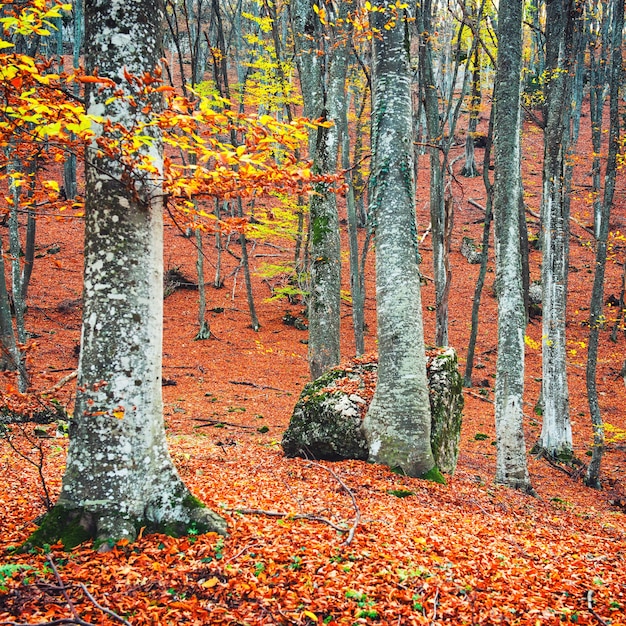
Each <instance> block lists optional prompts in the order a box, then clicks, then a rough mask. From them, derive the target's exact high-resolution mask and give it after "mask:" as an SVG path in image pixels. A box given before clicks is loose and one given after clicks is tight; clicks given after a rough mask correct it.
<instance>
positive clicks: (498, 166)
mask: <svg viewBox="0 0 626 626" xmlns="http://www.w3.org/2000/svg"><path fill="white" fill-rule="evenodd" d="M522 6H523V0H501V2H500V8H499V11H498V60H497V68H496V83H495V84H496V88H495V94H494V107H495V112H494V124H493V130H494V165H495V169H494V174H495V179H494V186H493V211H494V219H495V232H496V235H495V247H496V284H497V297H498V358H497V363H496V398H495V418H496V438H497V439H496V445H497V459H496V482H497V483H500V484H503V485H507V486H509V487H514V488H515V489H520V490H522V491H531V485H530V477H529V474H528V468H527V464H526V446H525V442H524V430H523V424H522V421H523V417H524V405H523V400H524V330H525V326H526V319H525V313H524V293H523V288H522V260H521V251H520V239H519V219H520V214H519V202H520V198H521V194H522V181H521V176H520V158H521V152H520V73H521V60H522Z"/></svg>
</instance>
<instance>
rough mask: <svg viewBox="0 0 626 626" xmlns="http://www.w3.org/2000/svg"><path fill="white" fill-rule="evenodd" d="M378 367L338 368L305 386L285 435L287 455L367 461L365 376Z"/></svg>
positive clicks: (364, 365) (356, 366) (366, 365)
mask: <svg viewBox="0 0 626 626" xmlns="http://www.w3.org/2000/svg"><path fill="white" fill-rule="evenodd" d="M375 369H376V364H371V363H368V364H363V365H353V366H352V367H350V368H340V367H338V368H335V369H332V370H330V371H329V372H326V373H325V374H323V375H322V376H320V377H319V378H317V379H315V380H314V381H312V382H310V383H309V384H308V385H306V386H305V388H304V389H303V390H302V393H301V394H300V399H299V400H298V403H297V404H296V406H295V408H294V411H293V415H292V416H291V420H290V422H289V427H288V428H287V430H286V431H285V434H284V435H283V441H282V446H283V450H284V452H285V454H286V455H287V456H289V457H294V456H302V457H305V458H313V459H327V460H329V461H340V460H343V459H360V460H366V459H367V457H368V448H367V442H366V441H365V435H364V434H363V431H362V429H361V422H362V420H363V416H364V414H365V411H366V410H367V406H368V400H367V399H366V397H367V389H366V385H365V379H366V373H367V372H369V373H370V374H371V373H372V372H373V371H375ZM359 392H360V393H359Z"/></svg>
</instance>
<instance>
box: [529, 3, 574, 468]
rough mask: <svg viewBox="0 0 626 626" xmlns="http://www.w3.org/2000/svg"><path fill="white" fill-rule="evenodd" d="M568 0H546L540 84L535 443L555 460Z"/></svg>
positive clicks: (564, 445)
mask: <svg viewBox="0 0 626 626" xmlns="http://www.w3.org/2000/svg"><path fill="white" fill-rule="evenodd" d="M575 16H576V14H575V3H574V0H547V2H546V75H547V78H546V85H545V106H544V111H545V112H544V116H545V129H544V160H543V174H542V176H543V178H542V181H543V189H542V196H541V226H542V246H541V248H542V252H543V258H542V263H541V284H542V289H543V298H542V305H543V307H542V330H543V332H542V352H541V354H542V359H543V367H542V373H543V377H542V382H543V391H542V413H543V424H542V429H541V436H540V437H539V442H538V446H539V447H540V448H543V449H544V450H546V451H547V452H548V453H550V454H551V455H553V456H556V457H559V458H565V459H568V458H571V456H572V453H573V452H572V450H573V448H572V445H573V444H572V429H571V424H570V408H569V390H568V384H567V344H566V337H565V315H566V306H567V278H568V264H569V261H568V259H569V233H570V229H569V202H568V201H567V189H566V186H565V182H566V180H567V176H566V171H565V167H566V157H567V154H568V150H569V135H570V120H571V102H570V101H571V84H572V77H571V75H570V69H571V64H572V61H573V59H572V54H573V40H574V27H575Z"/></svg>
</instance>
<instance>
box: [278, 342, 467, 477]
mask: <svg viewBox="0 0 626 626" xmlns="http://www.w3.org/2000/svg"><path fill="white" fill-rule="evenodd" d="M427 357H428V358H427V367H426V369H427V375H428V386H429V390H430V408H431V413H432V424H431V445H432V448H433V454H434V457H435V462H436V463H437V467H438V468H439V469H440V470H441V471H442V472H445V473H448V474H452V473H453V472H454V470H455V468H456V463H457V458H458V452H459V439H460V436H461V420H462V414H461V413H462V409H463V381H462V379H461V376H460V374H459V371H458V367H457V358H456V352H455V351H454V350H453V349H452V348H441V349H436V350H429V351H427ZM377 367H378V365H377V363H376V362H375V361H372V360H367V361H366V362H363V361H352V362H350V363H348V364H345V365H342V366H340V367H336V368H334V369H332V370H330V371H329V372H326V373H325V374H323V375H322V376H321V377H320V378H318V379H316V380H314V381H312V382H310V383H308V384H307V385H306V386H305V388H304V389H303V390H302V393H301V394H300V399H299V400H298V403H297V404H296V406H295V408H294V411H293V415H292V416H291V420H290V422H289V427H288V428H287V430H286V431H285V434H284V435H283V441H282V446H283V450H284V452H285V454H286V455H287V456H289V457H294V456H302V457H305V458H313V459H327V460H330V461H338V460H342V459H360V460H366V459H367V458H368V457H369V450H368V446H367V441H366V439H365V435H364V433H363V429H362V421H363V418H364V417H365V414H366V413H367V409H368V407H369V403H370V401H371V399H372V397H373V395H374V390H375V388H376V380H377Z"/></svg>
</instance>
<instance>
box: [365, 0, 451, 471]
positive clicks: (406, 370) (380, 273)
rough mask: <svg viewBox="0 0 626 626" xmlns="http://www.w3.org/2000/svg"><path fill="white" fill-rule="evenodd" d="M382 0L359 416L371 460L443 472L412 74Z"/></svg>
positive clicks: (396, 23) (395, 17) (398, 23)
mask: <svg viewBox="0 0 626 626" xmlns="http://www.w3.org/2000/svg"><path fill="white" fill-rule="evenodd" d="M391 4H392V3H391V2H390V1H389V0H379V1H378V2H376V3H375V6H376V7H377V8H378V9H379V10H377V11H375V12H373V13H372V14H371V17H370V23H371V25H372V28H373V29H374V32H375V36H374V37H373V94H374V101H373V115H372V156H373V162H372V174H371V198H372V202H371V209H370V210H371V213H372V215H373V219H374V228H375V230H376V234H375V241H376V305H377V316H378V363H379V365H378V384H377V385H376V392H375V394H374V398H373V400H372V403H371V405H370V408H369V410H368V412H367V415H366V417H365V419H364V421H363V430H364V432H365V436H366V438H367V441H368V447H369V451H370V460H372V461H374V462H378V463H383V464H385V465H388V466H389V467H391V468H393V469H397V470H399V471H401V472H404V473H405V474H408V475H410V476H420V477H427V478H432V479H437V478H439V479H440V477H441V475H440V474H439V471H438V469H437V468H436V466H435V461H434V457H433V454H432V449H431V444H430V428H431V426H430V420H431V416H430V406H429V401H428V386H427V381H426V357H425V352H424V331H423V324H422V304H421V296H420V291H421V285H420V271H419V266H418V260H419V254H418V248H417V227H416V221H415V179H414V168H413V132H412V111H411V76H410V65H409V57H408V52H407V50H408V45H407V41H406V37H407V36H408V34H407V30H406V28H405V23H404V19H405V14H404V12H403V10H401V9H396V11H397V14H395V13H394V12H392V10H391V9H390V6H391Z"/></svg>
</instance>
